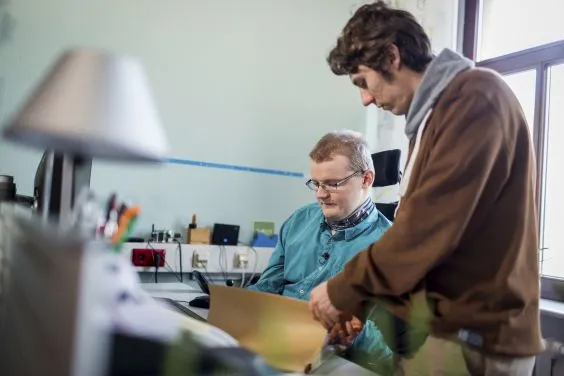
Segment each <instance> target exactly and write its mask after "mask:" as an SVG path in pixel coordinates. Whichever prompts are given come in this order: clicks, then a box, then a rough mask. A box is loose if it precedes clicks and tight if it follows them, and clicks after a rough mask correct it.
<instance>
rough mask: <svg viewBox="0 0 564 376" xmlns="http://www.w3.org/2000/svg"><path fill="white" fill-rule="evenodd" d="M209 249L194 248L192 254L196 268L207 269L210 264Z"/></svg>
mask: <svg viewBox="0 0 564 376" xmlns="http://www.w3.org/2000/svg"><path fill="white" fill-rule="evenodd" d="M209 256H210V254H209V251H197V250H194V253H193V254H192V267H193V268H195V269H205V268H206V267H207V266H208V260H209V258H210V257H209Z"/></svg>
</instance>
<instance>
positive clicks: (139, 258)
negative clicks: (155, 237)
mask: <svg viewBox="0 0 564 376" xmlns="http://www.w3.org/2000/svg"><path fill="white" fill-rule="evenodd" d="M165 258H166V250H164V249H152V248H134V249H132V250H131V263H132V264H133V266H142V267H146V268H149V267H152V266H157V264H158V266H159V267H160V268H162V267H163V266H165Z"/></svg>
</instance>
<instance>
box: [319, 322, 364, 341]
mask: <svg viewBox="0 0 564 376" xmlns="http://www.w3.org/2000/svg"><path fill="white" fill-rule="evenodd" d="M363 326H364V325H363V324H362V322H361V321H360V320H359V319H358V318H357V317H355V316H353V317H352V319H351V320H349V321H346V322H344V323H339V324H337V325H335V326H334V327H333V329H331V332H330V333H329V341H328V343H329V344H330V345H335V344H338V345H341V346H344V347H349V346H351V345H352V343H353V342H354V340H355V338H356V337H357V336H358V334H359V333H360V332H361V331H362V328H363Z"/></svg>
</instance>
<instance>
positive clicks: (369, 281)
mask: <svg viewBox="0 0 564 376" xmlns="http://www.w3.org/2000/svg"><path fill="white" fill-rule="evenodd" d="M328 62H329V65H330V66H331V70H332V71H333V72H334V73H335V74H337V75H348V76H349V77H350V79H351V81H352V82H353V84H354V85H355V86H357V87H358V89H359V91H360V95H361V99H362V103H363V104H364V105H365V106H368V105H370V104H375V105H376V106H377V107H379V108H383V109H385V110H387V111H390V112H392V113H394V114H396V115H405V116H406V128H405V132H406V134H407V136H408V138H409V141H410V143H409V157H408V163H407V166H406V169H405V172H404V177H403V180H402V183H401V187H400V194H401V200H400V204H399V207H398V210H397V212H396V218H395V221H394V224H393V226H392V227H391V228H390V230H388V231H387V232H386V233H385V234H384V235H383V236H382V238H381V239H380V240H379V241H377V242H375V243H373V244H372V245H371V246H370V247H368V248H367V249H366V250H364V251H362V252H361V253H359V254H358V255H357V256H355V257H354V258H353V259H352V260H351V261H350V262H348V263H347V265H346V267H345V268H344V270H343V271H342V272H341V273H339V274H338V275H336V276H335V277H334V278H332V279H331V280H329V281H328V282H326V283H323V284H321V285H319V286H318V287H316V288H315V289H314V290H313V291H312V293H311V298H310V308H311V310H312V312H313V314H314V316H315V317H316V318H317V319H318V320H320V321H321V322H323V323H324V324H325V325H326V326H327V327H331V326H333V325H334V324H335V323H336V322H338V321H339V320H340V319H341V318H342V317H343V315H350V314H353V315H355V316H357V317H363V314H364V312H365V311H366V309H368V308H369V306H370V305H371V304H373V303H374V302H378V303H379V304H382V305H384V306H385V307H386V308H387V309H388V310H389V311H390V312H391V313H392V314H393V315H394V316H395V317H398V318H400V319H402V320H404V321H405V322H408V323H409V324H411V325H412V327H413V328H416V329H417V330H426V331H428V333H429V337H428V338H427V340H426V341H425V343H424V344H423V345H422V346H421V347H420V348H419V349H418V351H417V352H416V354H415V355H414V357H413V358H411V359H406V358H403V359H401V361H400V367H401V368H402V370H403V372H404V374H407V375H416V374H430V375H468V374H470V375H512V376H521V375H522V376H530V375H531V373H532V370H533V367H534V356H535V355H536V354H538V353H539V352H541V351H542V350H543V343H542V339H541V334H540V324H539V321H540V320H539V268H538V255H537V252H538V233H537V231H538V230H537V219H536V218H537V208H536V204H535V202H536V201H535V200H536V198H535V161H534V155H533V149H532V143H531V139H530V135H529V130H528V127H527V123H526V120H525V116H524V114H523V111H522V109H521V106H520V105H519V102H518V100H517V98H516V97H515V95H514V94H513V92H512V91H511V90H510V88H509V87H508V86H507V85H506V84H505V82H504V81H503V79H502V77H500V76H499V75H498V74H496V73H494V72H492V71H489V70H486V69H480V68H475V67H474V65H473V63H472V62H471V61H469V60H467V59H465V58H463V57H461V56H460V55H458V54H456V53H455V52H453V51H451V50H448V49H445V50H443V51H442V52H441V53H440V54H438V55H437V56H433V55H432V53H431V48H430V42H429V38H428V37H427V35H426V34H425V31H424V30H423V28H422V27H421V26H420V25H419V24H418V23H417V21H416V20H415V18H414V17H413V16H412V15H411V14H410V13H408V12H405V11H402V10H397V9H392V8H390V7H388V6H387V5H386V4H385V3H384V2H383V1H376V2H374V3H372V4H367V5H364V6H362V7H360V8H359V9H358V10H357V11H356V13H355V14H354V15H353V17H352V18H351V19H350V20H349V21H348V23H347V24H346V26H345V28H344V30H343V32H342V34H341V36H340V37H339V39H338V40H337V45H336V46H335V47H334V49H333V50H332V51H331V53H330V54H329V57H328ZM433 352H434V353H433Z"/></svg>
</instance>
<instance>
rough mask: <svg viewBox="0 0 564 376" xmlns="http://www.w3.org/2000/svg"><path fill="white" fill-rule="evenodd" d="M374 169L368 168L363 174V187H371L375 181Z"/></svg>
mask: <svg viewBox="0 0 564 376" xmlns="http://www.w3.org/2000/svg"><path fill="white" fill-rule="evenodd" d="M374 177H375V175H374V171H372V170H368V171H366V172H365V173H364V175H363V180H362V188H370V187H372V184H373V183H374Z"/></svg>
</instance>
